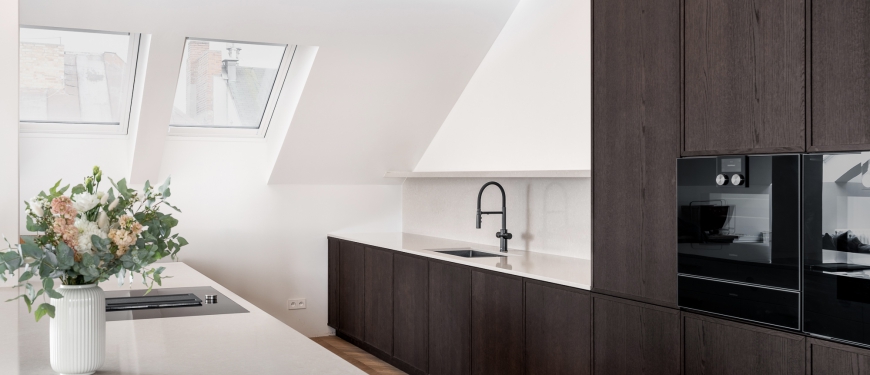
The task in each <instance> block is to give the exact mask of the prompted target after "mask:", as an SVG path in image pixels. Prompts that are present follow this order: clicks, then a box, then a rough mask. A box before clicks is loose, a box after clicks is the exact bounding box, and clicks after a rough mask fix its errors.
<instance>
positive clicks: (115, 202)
mask: <svg viewBox="0 0 870 375" xmlns="http://www.w3.org/2000/svg"><path fill="white" fill-rule="evenodd" d="M118 201H120V199H118V198H115V200H113V201H112V204H110V205H109V211H111V210H114V209H115V207H118Z"/></svg>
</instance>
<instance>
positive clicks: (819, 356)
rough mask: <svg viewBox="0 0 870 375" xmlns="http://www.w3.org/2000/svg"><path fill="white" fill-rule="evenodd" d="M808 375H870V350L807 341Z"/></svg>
mask: <svg viewBox="0 0 870 375" xmlns="http://www.w3.org/2000/svg"><path fill="white" fill-rule="evenodd" d="M807 357H808V361H807V363H808V364H809V368H808V369H807V374H813V375H870V350H866V349H859V348H856V347H854V346H848V345H843V344H838V343H833V342H829V341H824V340H819V339H813V338H810V339H807Z"/></svg>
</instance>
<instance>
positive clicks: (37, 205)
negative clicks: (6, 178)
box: [30, 197, 45, 217]
mask: <svg viewBox="0 0 870 375" xmlns="http://www.w3.org/2000/svg"><path fill="white" fill-rule="evenodd" d="M43 205H45V199H42V198H39V197H35V198H33V199H31V200H30V212H32V213H33V214H34V215H36V216H37V217H42V216H43V215H45V210H43V209H42V206H43Z"/></svg>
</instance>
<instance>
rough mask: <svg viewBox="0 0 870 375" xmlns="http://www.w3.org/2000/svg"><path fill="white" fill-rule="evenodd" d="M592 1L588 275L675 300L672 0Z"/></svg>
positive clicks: (676, 57)
mask: <svg viewBox="0 0 870 375" xmlns="http://www.w3.org/2000/svg"><path fill="white" fill-rule="evenodd" d="M592 7H593V17H592V23H593V38H594V40H593V74H592V79H593V86H592V91H593V123H592V133H593V147H592V149H593V159H592V160H593V164H592V169H593V174H594V175H595V178H594V179H592V184H593V207H592V209H593V220H592V226H593V238H594V241H593V254H594V258H595V262H593V264H592V267H593V272H592V277H593V285H594V286H595V287H594V288H595V290H601V291H606V292H609V293H612V294H617V295H625V296H631V297H633V298H637V299H643V300H651V301H654V302H656V303H659V304H665V305H672V306H676V303H677V277H676V274H677V260H676V256H677V253H676V251H674V243H675V242H676V226H675V220H674V217H676V213H675V211H676V194H675V192H676V159H677V158H678V157H679V156H680V113H681V112H680V110H681V107H680V105H681V94H680V93H681V86H680V0H608V1H594V2H593V4H592Z"/></svg>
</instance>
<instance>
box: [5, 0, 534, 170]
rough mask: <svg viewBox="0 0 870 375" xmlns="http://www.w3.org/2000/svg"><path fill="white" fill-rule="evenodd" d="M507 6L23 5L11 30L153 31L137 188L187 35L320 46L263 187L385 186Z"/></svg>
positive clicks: (98, 1) (384, 1)
mask: <svg viewBox="0 0 870 375" xmlns="http://www.w3.org/2000/svg"><path fill="white" fill-rule="evenodd" d="M517 1H518V0H415V1H407V0H366V1H362V0H293V1H287V0H246V1H241V0H238V1H206V0H187V1H169V0H152V1H141V0H77V1H64V2H59V1H48V0H28V1H22V2H21V21H20V22H21V23H22V24H24V25H41V26H54V27H68V28H83V29H94V30H109V31H125V32H139V33H147V34H152V39H151V48H150V54H149V58H148V65H149V72H148V74H147V76H146V77H145V83H146V87H145V88H144V93H143V95H144V100H143V102H142V108H141V116H140V118H139V122H138V124H136V128H135V131H136V133H137V134H133V135H131V137H135V139H134V140H133V141H132V142H131V145H133V147H135V150H132V151H131V153H132V155H133V158H132V164H133V168H134V170H133V171H131V175H133V176H139V177H138V178H137V179H142V180H144V179H147V178H151V179H155V178H156V176H154V174H155V173H157V172H155V171H156V170H158V169H159V168H158V167H155V166H158V165H160V163H161V160H160V159H161V158H162V157H163V153H162V151H159V152H158V150H163V145H164V143H165V142H166V138H167V137H165V136H161V135H165V134H166V130H167V126H168V125H167V121H168V118H169V115H170V113H171V105H172V98H171V96H172V95H174V90H175V85H176V81H177V79H178V69H179V67H180V56H181V50H182V47H183V41H184V38H185V37H199V38H213V39H229V40H238V41H254V42H270V43H286V44H296V45H300V46H316V47H319V49H318V50H317V53H316V54H317V57H316V59H315V61H314V63H313V65H312V67H311V72H310V75H309V77H308V80H307V83H306V84H305V88H304V91H303V93H302V96H301V98H299V100H298V105H297V106H296V108H295V111H285V112H287V113H292V116H293V119H292V122H290V126H289V128H288V129H287V133H286V138H285V141H284V144H283V145H282V147H281V148H280V152H278V154H277V155H276V157H275V160H274V168H273V169H272V172H271V175H270V177H269V183H272V184H285V183H294V184H388V183H401V181H387V179H384V178H383V177H382V176H383V175H384V172H386V171H387V170H410V169H411V168H413V167H414V166H415V165H416V164H417V162H418V161H419V159H420V157H422V155H423V153H424V152H425V150H426V148H427V146H428V145H429V143H430V141H431V140H432V138H433V137H434V135H435V133H436V132H437V131H438V128H439V127H440V126H441V124H442V123H443V122H444V119H445V118H446V117H447V114H448V113H449V112H450V110H451V108H452V107H453V105H454V103H455V102H456V100H457V99H458V98H459V95H460V94H461V92H462V90H463V89H464V88H465V86H466V84H467V83H468V81H469V79H470V78H471V76H472V75H473V74H474V72H475V70H476V69H477V67H478V65H479V64H480V62H481V60H483V57H484V56H485V55H486V53H487V51H488V50H489V48H490V46H491V45H492V43H493V42H494V41H495V39H496V37H497V36H498V34H499V32H500V31H501V29H502V27H503V26H504V24H505V22H507V19H508V18H509V17H510V15H511V13H512V12H513V10H514V8H515V6H516V4H517ZM152 67H153V68H155V70H153V71H152V70H151V68H152ZM158 68H159V69H158ZM167 94H168V95H169V97H165V96H166V95H167ZM149 95H151V96H157V97H155V98H150V99H149V98H148V97H149ZM276 112H278V110H277V109H276ZM270 129H271V128H270ZM131 130H133V129H131ZM139 135H142V136H141V137H140V136H139ZM268 137H269V135H267V138H268ZM264 142H265V141H264ZM148 150H151V151H148ZM263 162H264V163H269V162H271V161H270V160H264V161H263Z"/></svg>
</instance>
